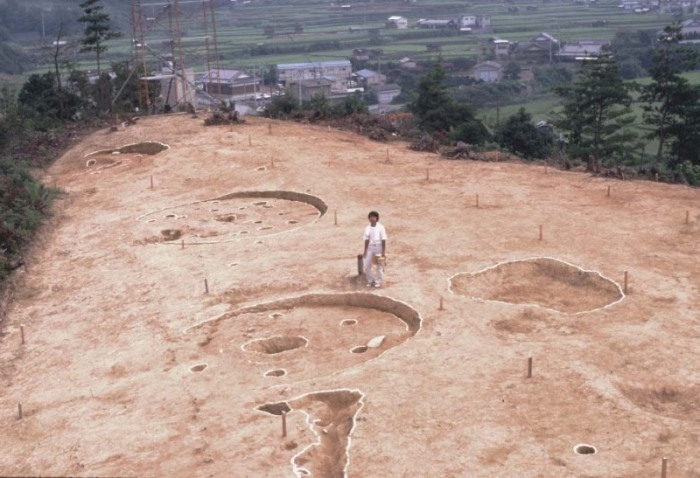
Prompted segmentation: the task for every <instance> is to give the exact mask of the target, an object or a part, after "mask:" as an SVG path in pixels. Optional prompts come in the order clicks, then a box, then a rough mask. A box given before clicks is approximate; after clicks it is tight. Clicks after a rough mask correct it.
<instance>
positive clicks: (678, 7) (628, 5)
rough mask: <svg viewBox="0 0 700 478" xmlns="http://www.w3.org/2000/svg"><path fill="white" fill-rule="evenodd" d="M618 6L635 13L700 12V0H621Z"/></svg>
mask: <svg viewBox="0 0 700 478" xmlns="http://www.w3.org/2000/svg"><path fill="white" fill-rule="evenodd" d="M617 6H618V7H619V8H621V9H622V10H623V11H625V12H634V13H648V12H652V11H653V12H659V13H696V14H697V13H700V0H620V3H619V4H618V5H617Z"/></svg>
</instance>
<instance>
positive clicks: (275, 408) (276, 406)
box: [256, 402, 292, 415]
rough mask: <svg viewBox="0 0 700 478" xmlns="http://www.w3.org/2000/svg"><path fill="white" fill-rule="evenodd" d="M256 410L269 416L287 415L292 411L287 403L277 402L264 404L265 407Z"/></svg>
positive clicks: (261, 406)
mask: <svg viewBox="0 0 700 478" xmlns="http://www.w3.org/2000/svg"><path fill="white" fill-rule="evenodd" d="M256 410H260V411H261V412H265V413H269V414H270V415H282V414H283V413H289V412H291V411H292V408H291V407H290V406H289V404H288V403H287V402H278V403H266V404H265V405H260V406H259V407H257V408H256Z"/></svg>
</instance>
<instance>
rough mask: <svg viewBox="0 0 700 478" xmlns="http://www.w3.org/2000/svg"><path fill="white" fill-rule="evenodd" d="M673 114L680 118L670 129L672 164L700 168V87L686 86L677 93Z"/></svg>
mask: <svg viewBox="0 0 700 478" xmlns="http://www.w3.org/2000/svg"><path fill="white" fill-rule="evenodd" d="M675 96H676V97H677V101H676V104H675V106H674V107H673V108H672V109H671V114H672V115H674V116H677V117H678V118H679V120H678V121H675V122H674V124H673V126H671V127H670V128H669V131H668V133H669V137H670V138H671V145H670V152H671V154H672V159H671V164H672V165H674V166H675V165H679V164H682V163H685V162H688V163H690V164H691V165H694V166H696V167H700V148H698V144H700V85H685V87H684V88H683V89H682V91H677V92H676V95H675Z"/></svg>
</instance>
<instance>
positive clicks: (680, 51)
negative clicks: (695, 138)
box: [639, 24, 697, 162]
mask: <svg viewBox="0 0 700 478" xmlns="http://www.w3.org/2000/svg"><path fill="white" fill-rule="evenodd" d="M681 39H682V35H681V26H680V25H679V24H675V25H670V26H667V27H666V28H664V31H663V33H662V34H661V35H660V36H659V38H658V42H657V48H656V52H655V54H654V58H653V66H652V68H651V71H650V73H651V79H652V82H651V83H650V84H648V85H646V86H643V87H642V94H641V95H640V98H639V99H640V101H642V102H644V103H646V106H645V107H644V122H645V123H646V124H648V125H651V126H652V127H653V130H652V132H651V134H650V137H652V138H654V137H655V138H656V139H657V140H658V142H659V146H658V149H657V151H656V161H657V162H661V161H662V159H663V153H664V147H665V146H666V140H667V139H668V138H669V136H670V135H671V134H672V133H673V131H674V130H675V129H677V125H678V123H679V122H682V121H683V120H682V118H681V117H680V116H679V113H680V112H681V111H682V110H683V106H684V102H685V101H686V100H687V95H688V88H689V87H688V80H686V79H685V78H683V77H682V76H680V74H681V73H682V72H684V71H688V70H690V69H692V68H693V67H694V66H695V65H696V63H697V55H696V54H695V52H693V51H692V50H690V49H688V48H684V47H681V46H679V44H678V43H679V41H680V40H681Z"/></svg>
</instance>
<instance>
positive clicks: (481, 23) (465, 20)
mask: <svg viewBox="0 0 700 478" xmlns="http://www.w3.org/2000/svg"><path fill="white" fill-rule="evenodd" d="M385 25H386V27H387V28H390V29H396V30H404V29H406V28H408V20H407V19H406V18H404V17H400V16H391V17H389V18H388V19H387V20H386V23H385ZM416 27H418V28H431V29H449V30H459V31H460V32H463V33H469V32H471V31H472V30H475V29H479V30H486V29H488V28H490V27H491V16H490V15H462V16H460V17H459V18H450V19H447V20H431V19H425V18H421V19H420V20H418V21H417V22H416Z"/></svg>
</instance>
